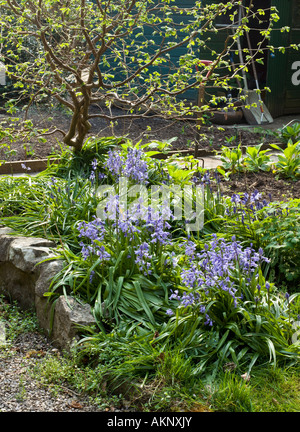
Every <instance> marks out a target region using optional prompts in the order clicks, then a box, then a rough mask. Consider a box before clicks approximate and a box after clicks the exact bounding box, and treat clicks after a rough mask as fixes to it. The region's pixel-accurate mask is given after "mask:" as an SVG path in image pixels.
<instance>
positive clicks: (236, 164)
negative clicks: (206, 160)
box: [220, 144, 242, 173]
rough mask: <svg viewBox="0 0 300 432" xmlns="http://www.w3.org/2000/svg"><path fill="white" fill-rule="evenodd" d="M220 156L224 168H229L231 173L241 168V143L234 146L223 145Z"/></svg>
mask: <svg viewBox="0 0 300 432" xmlns="http://www.w3.org/2000/svg"><path fill="white" fill-rule="evenodd" d="M220 158H221V161H222V165H223V167H224V168H225V170H230V171H231V172H232V173H234V172H236V171H241V170H242V150H241V144H239V145H238V146H237V147H236V148H232V149H231V148H228V147H226V146H223V147H222V148H221V154H220Z"/></svg>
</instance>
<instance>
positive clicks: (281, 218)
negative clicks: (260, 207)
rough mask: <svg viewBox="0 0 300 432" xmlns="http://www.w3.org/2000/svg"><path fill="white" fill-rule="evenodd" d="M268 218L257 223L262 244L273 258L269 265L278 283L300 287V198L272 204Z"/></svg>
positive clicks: (290, 287) (267, 214)
mask: <svg viewBox="0 0 300 432" xmlns="http://www.w3.org/2000/svg"><path fill="white" fill-rule="evenodd" d="M266 210H267V213H266V212H264V214H265V218H263V219H261V221H260V223H259V224H256V225H255V230H256V232H257V234H258V235H259V236H260V244H261V246H262V247H263V248H264V250H265V252H266V253H267V254H268V256H269V257H270V258H271V264H270V268H271V269H272V270H273V272H274V279H275V280H276V282H277V283H281V282H285V283H286V284H287V286H288V287H289V289H290V290H292V291H297V290H299V288H300V284H299V280H300V268H299V262H300V261H299V260H300V230H299V226H300V200H291V201H289V202H288V203H284V202H282V203H270V204H269V205H268V207H267V209H266Z"/></svg>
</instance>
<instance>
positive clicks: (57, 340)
mask: <svg viewBox="0 0 300 432" xmlns="http://www.w3.org/2000/svg"><path fill="white" fill-rule="evenodd" d="M95 323H96V320H95V318H94V317H93V315H92V313H91V308H90V306H89V305H87V304H81V303H79V302H78V301H76V300H75V299H74V298H72V297H67V298H66V297H65V296H60V297H59V298H58V300H57V302H56V304H55V314H54V320H53V332H52V340H53V343H54V344H55V345H56V346H57V347H59V348H63V347H64V348H66V349H68V348H70V346H71V344H72V342H73V341H74V339H75V340H78V339H79V334H78V332H79V329H80V326H91V325H93V324H95Z"/></svg>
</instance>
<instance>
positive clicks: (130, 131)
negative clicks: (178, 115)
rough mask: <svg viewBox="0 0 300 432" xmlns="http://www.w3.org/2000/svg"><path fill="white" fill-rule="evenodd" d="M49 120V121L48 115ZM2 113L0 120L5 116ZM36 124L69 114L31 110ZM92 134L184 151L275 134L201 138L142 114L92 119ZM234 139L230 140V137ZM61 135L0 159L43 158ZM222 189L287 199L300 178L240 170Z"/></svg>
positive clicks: (190, 126) (209, 131) (299, 188)
mask: <svg viewBox="0 0 300 432" xmlns="http://www.w3.org/2000/svg"><path fill="white" fill-rule="evenodd" d="M97 109H98V108H96V107H91V110H94V111H96V110H97ZM113 114H114V115H120V114H121V110H118V109H117V108H115V109H114V112H113ZM50 116H51V117H52V120H49V117H50ZM4 118H5V116H4V114H2V115H1V118H0V120H1V119H4ZM30 118H31V120H32V121H33V123H34V125H35V126H40V127H41V126H43V127H45V126H48V127H49V126H50V125H51V124H52V125H55V126H56V127H57V128H61V129H65V130H66V129H67V126H68V124H69V119H70V117H69V115H68V114H66V113H65V112H64V111H59V110H56V111H54V112H49V111H45V110H44V111H43V110H39V111H36V110H35V111H32V112H31V115H30ZM91 123H92V129H91V131H90V135H91V136H99V137H104V136H106V137H109V136H124V135H126V136H127V137H128V138H130V139H131V140H132V141H133V142H134V143H136V142H138V141H140V140H141V141H142V142H143V143H147V142H151V141H166V140H169V139H171V138H174V137H176V138H177V139H176V140H175V141H173V142H172V147H171V148H170V149H171V150H186V149H189V148H193V147H194V146H195V140H196V138H197V142H198V148H199V149H200V150H205V151H210V152H211V151H214V150H220V148H221V147H222V146H223V145H230V146H234V145H237V144H238V143H242V145H243V146H251V145H257V144H259V143H264V144H269V143H272V142H275V141H276V139H275V137H274V135H273V134H272V133H271V132H270V131H268V130H266V131H265V133H264V134H262V133H260V132H258V130H255V129H254V130H253V129H252V130H247V129H245V130H244V129H236V128H234V127H233V128H225V129H224V128H223V127H222V126H217V125H214V126H211V127H209V126H205V127H203V128H202V130H201V135H200V137H198V136H197V133H196V129H195V122H194V121H193V120H186V121H178V122H172V121H169V120H164V119H159V118H155V117H151V116H149V117H145V118H140V119H135V120H134V121H131V120H119V121H118V122H117V124H115V125H114V127H113V128H112V127H111V125H110V124H109V122H108V121H106V120H104V119H96V118H95V119H92V120H91ZM232 137H233V140H231V141H230V138H232ZM60 140H61V135H60V134H55V135H49V136H47V142H46V143H40V142H38V141H37V140H36V139H35V140H30V141H28V140H27V141H26V142H25V141H24V142H16V143H11V144H10V147H11V150H13V151H14V152H13V153H10V154H7V153H6V154H5V153H4V150H0V159H4V160H7V161H8V160H11V161H13V160H14V161H17V160H28V159H43V158H47V156H49V154H51V153H53V152H54V151H55V150H57V149H58V148H59V147H60V143H59V142H60ZM222 190H223V191H224V193H228V194H233V193H238V192H245V191H247V192H248V193H249V192H252V191H254V190H258V191H259V192H261V193H262V194H263V196H264V198H266V199H269V194H271V196H272V200H279V201H281V200H286V199H288V198H300V180H298V181H294V180H291V179H283V178H281V179H280V178H276V177H275V176H274V175H273V174H272V173H265V172H259V173H240V174H234V175H231V176H230V180H229V181H225V180H222Z"/></svg>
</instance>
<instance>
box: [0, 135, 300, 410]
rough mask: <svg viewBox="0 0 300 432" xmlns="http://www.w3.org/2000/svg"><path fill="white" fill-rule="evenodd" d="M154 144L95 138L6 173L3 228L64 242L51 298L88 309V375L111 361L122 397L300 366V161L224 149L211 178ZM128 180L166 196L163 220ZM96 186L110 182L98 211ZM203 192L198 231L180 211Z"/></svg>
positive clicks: (0, 206) (82, 351) (111, 382)
mask: <svg viewBox="0 0 300 432" xmlns="http://www.w3.org/2000/svg"><path fill="white" fill-rule="evenodd" d="M286 148H287V149H288V150H290V149H291V144H288V145H287V147H286ZM148 150H149V145H148V144H147V145H146V146H145V147H141V144H140V145H136V146H134V144H133V142H132V141H130V140H128V139H123V138H122V139H118V138H113V137H112V138H98V139H90V140H89V141H88V142H87V143H86V145H85V146H84V148H83V150H82V152H81V153H80V154H73V153H72V152H70V151H65V150H63V151H62V152H61V153H60V154H58V155H57V163H56V164H52V165H49V166H48V167H47V169H46V170H44V171H42V172H41V173H39V174H38V175H36V176H26V175H25V176H21V177H17V176H16V177H11V176H7V177H5V176H4V177H2V178H1V179H0V180H1V188H0V211H1V218H0V222H1V223H2V224H4V225H6V226H7V227H9V228H11V229H12V230H13V231H14V232H15V233H19V234H22V235H24V236H27V237H28V236H31V237H44V238H47V239H48V240H50V241H51V242H54V244H55V245H56V252H57V253H58V256H56V259H59V260H61V262H62V268H61V270H60V271H59V272H57V274H55V276H54V277H53V279H52V281H51V284H50V286H49V289H48V291H47V292H46V293H44V295H45V296H46V297H47V298H49V299H50V300H52V301H57V299H58V298H60V296H61V294H62V293H63V294H64V295H65V296H66V298H68V296H71V297H74V298H75V299H77V300H78V301H80V302H82V303H83V304H88V305H90V307H91V309H92V311H93V317H94V318H95V324H93V325H92V326H89V328H86V329H85V332H86V333H84V334H83V338H82V339H81V341H80V342H79V355H80V356H83V357H84V359H85V360H84V361H85V363H86V364H88V365H92V367H95V365H96V366H97V367H98V365H103V364H104V365H107V363H109V366H108V368H107V369H105V380H106V381H105V382H107V383H108V384H107V385H108V386H109V387H110V388H112V389H113V388H114V390H116V391H118V389H120V386H121V384H123V383H125V384H126V386H125V387H126V388H127V390H130V389H132V394H134V392H135V391H136V390H137V389H140V388H141V387H143V388H144V386H145V383H148V382H149V386H150V387H151V388H153V386H154V385H155V382H156V380H160V379H163V382H164V385H171V386H173V385H174V383H178V385H179V386H181V385H183V386H184V388H185V391H188V393H189V392H190V391H192V392H193V393H195V390H194V389H193V390H191V389H189V390H187V388H188V383H191V382H193V386H195V385H196V383H198V385H199V386H200V381H199V380H202V379H207V377H209V376H212V374H213V376H217V375H218V376H219V374H222V373H224V372H226V371H227V370H229V369H227V368H230V370H232V371H234V372H233V374H234V376H235V377H237V378H238V379H240V380H243V381H242V383H244V384H245V383H247V382H248V381H249V379H250V377H251V373H252V370H253V369H255V368H256V370H260V368H264V367H265V365H266V364H272V365H273V366H274V367H276V366H277V365H279V364H284V365H295V364H296V363H297V361H298V359H299V354H300V353H299V344H297V340H296V339H295V335H297V327H295V326H296V325H297V323H298V321H297V320H298V318H297V317H298V316H299V313H300V309H299V308H300V304H299V288H300V287H299V280H300V273H299V268H300V265H299V263H300V249H299V245H300V236H299V234H300V233H299V222H300V201H299V180H298V178H297V176H298V166H294V165H293V166H292V169H291V170H287V169H286V165H284V164H283V162H282V161H280V160H279V161H277V162H276V163H274V162H272V163H271V162H270V161H268V164H269V165H268V167H267V168H268V169H266V160H265V158H264V154H262V153H261V154H260V156H259V158H256V157H255V158H252V159H251V157H250V156H249V153H247V152H248V150H249V148H247V151H246V153H245V156H247V155H248V156H249V157H248V159H247V158H245V159H242V158H241V156H240V155H239V156H238V158H239V160H238V163H236V159H235V156H236V155H237V153H236V152H237V151H238V150H239V148H238V146H237V147H233V148H232V149H231V150H230V152H232V153H230V155H229V156H230V157H227V156H228V155H227V156H226V155H225V153H224V154H223V156H222V160H221V161H222V166H223V168H222V166H221V167H220V168H219V169H217V170H206V169H205V168H204V169H203V168H202V167H201V164H200V163H199V160H201V158H200V159H199V160H193V158H192V157H187V158H181V159H179V160H178V158H177V157H176V158H172V157H170V158H166V159H163V160H162V159H159V158H153V153H148ZM150 150H151V149H150ZM279 150H280V151H285V150H286V149H285V148H284V149H279ZM293 152H294V153H293V154H294V155H295V156H296V157H298V156H297V152H298V150H297V149H296V147H295V148H294V149H293ZM282 154H283V153H282ZM284 155H285V158H286V160H287V154H284ZM225 156H226V157H225ZM260 157H261V160H262V164H261V165H260V166H256V165H257V162H258V161H259V160H260ZM293 160H294V159H293ZM293 160H292V161H293ZM295 160H297V158H295ZM280 163H281V165H280ZM224 167H225V168H224ZM270 167H272V169H270ZM124 176H125V177H126V179H127V181H128V182H129V186H130V188H131V187H132V188H133V189H129V190H131V192H133V190H135V191H137V189H136V188H138V190H139V191H143V193H144V194H146V196H147V199H148V198H149V197H151V199H152V195H150V193H151V194H152V191H153V190H155V188H156V187H158V189H159V188H161V189H159V190H161V191H163V190H165V189H163V188H165V187H167V188H169V189H168V190H169V191H170V193H171V196H172V206H171V207H170V206H169V207H168V206H166V205H165V201H162V197H160V201H159V203H160V207H159V209H160V212H158V214H157V213H156V211H154V210H155V208H156V207H155V208H153V207H152V208H151V207H150V208H151V212H149V207H147V206H145V208H143V205H142V204H145V202H146V201H143V202H142V203H141V202H140V201H136V200H135V198H136V196H135V195H134V194H133V195H132V194H131V195H130V194H129V195H128V197H129V198H128V199H129V202H130V204H131V207H130V208H129V209H128V212H127V210H126V213H125V211H124V209H123V208H122V202H121V201H122V200H121V199H120V197H122V196H123V194H121V193H120V192H121V190H120V189H118V188H120V187H121V184H120V183H119V179H120V177H124ZM101 186H104V187H107V186H108V187H111V189H110V196H109V198H108V201H103V202H102V203H103V204H104V207H99V205H100V198H99V194H98V195H97V193H96V191H98V188H99V187H101ZM152 186H154V189H151V187H152ZM198 186H199V187H198ZM199 190H201V191H202V193H203V195H202V198H203V200H202V202H201V203H202V205H203V207H202V210H201V208H200V209H199V208H197V212H196V214H197V215H200V214H201V215H202V216H203V220H202V222H203V226H202V227H201V228H199V227H198V228H195V227H194V228H191V229H190V228H189V227H190V222H191V221H190V214H189V213H186V212H185V207H184V206H183V205H185V204H186V203H190V202H192V203H193V204H195V203H197V196H198V195H196V193H198V191H199ZM179 191H184V193H186V195H184V196H185V198H186V199H187V201H185V200H184V201H183V200H181V199H180V196H181V195H180V193H179ZM260 192H261V193H260ZM143 196H144V197H145V195H143ZM140 197H142V195H141V196H140ZM103 198H104V197H103ZM101 209H102V210H101ZM147 209H148V210H147ZM100 210H101V211H102V213H101V212H100V213H99V211H100ZM144 210H146V213H144V214H143V213H141V212H143V211H144ZM156 210H157V208H156ZM175 210H176V215H177V216H178V214H179V213H178V210H182V212H181V213H180V215H181V218H178V217H175ZM103 211H104V213H103ZM105 212H106V213H105ZM114 212H115V213H114ZM100 214H101V216H100ZM103 214H104V215H106V217H104V218H103V217H102V216H103ZM124 214H126V215H127V218H125V220H123V217H121V215H124ZM113 215H115V218H114V217H110V216H113ZM116 215H118V217H117V218H116ZM141 215H143V217H141ZM105 367H107V366H105ZM130 391H131V390H130ZM247 406H248V408H249V405H247Z"/></svg>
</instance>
